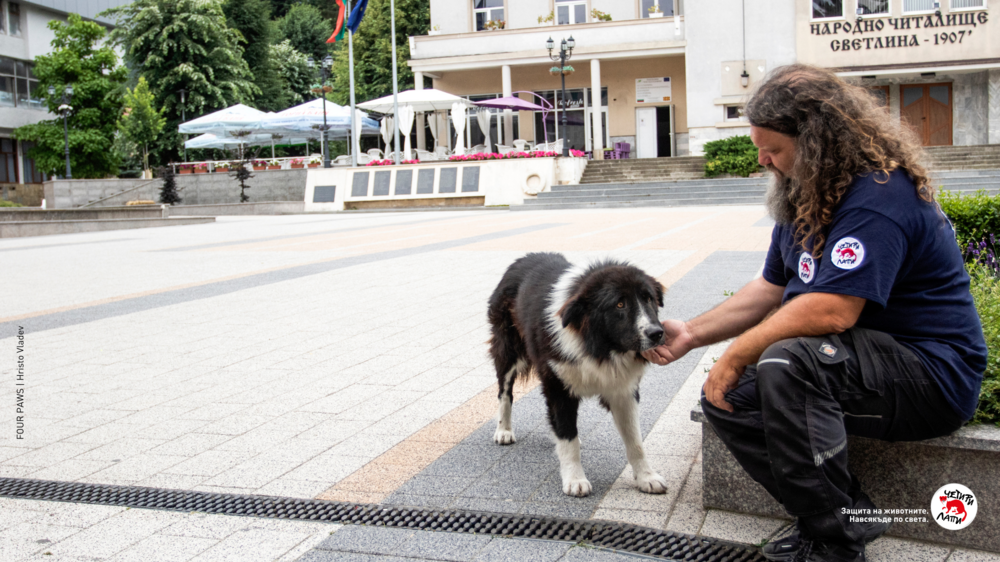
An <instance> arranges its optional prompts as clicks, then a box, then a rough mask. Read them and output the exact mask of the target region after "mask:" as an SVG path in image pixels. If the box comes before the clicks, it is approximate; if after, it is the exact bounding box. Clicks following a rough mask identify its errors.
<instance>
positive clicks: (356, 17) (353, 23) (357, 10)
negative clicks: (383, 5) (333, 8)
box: [347, 0, 368, 33]
mask: <svg viewBox="0 0 1000 562" xmlns="http://www.w3.org/2000/svg"><path fill="white" fill-rule="evenodd" d="M366 8H368V0H361V1H360V2H358V5H357V6H355V7H354V10H352V11H351V19H349V20H347V29H350V30H351V33H357V32H358V26H360V25H361V18H363V17H365V9H366Z"/></svg>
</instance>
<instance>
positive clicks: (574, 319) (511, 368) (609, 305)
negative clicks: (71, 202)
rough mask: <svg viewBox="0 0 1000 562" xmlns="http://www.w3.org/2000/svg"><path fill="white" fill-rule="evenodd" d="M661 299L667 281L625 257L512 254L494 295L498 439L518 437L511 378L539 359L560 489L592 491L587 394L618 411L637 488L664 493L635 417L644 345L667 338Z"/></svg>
mask: <svg viewBox="0 0 1000 562" xmlns="http://www.w3.org/2000/svg"><path fill="white" fill-rule="evenodd" d="M661 306H663V285H661V284H660V283H659V282H658V281H656V280H655V279H653V278H652V277H650V276H649V275H647V274H646V273H644V272H643V271H642V270H640V269H639V268H637V267H634V266H631V265H629V264H626V263H619V262H615V261H605V262H600V263H595V264H592V265H590V266H589V267H586V268H581V267H575V266H573V265H571V264H570V263H569V262H568V261H566V258H565V257H563V256H562V255H561V254H551V253H536V254H528V255H527V256H525V257H523V258H520V259H519V260H517V261H515V262H514V263H513V264H512V265H511V266H510V267H509V268H508V269H507V272H506V273H505V274H504V276H503V279H502V280H501V281H500V285H499V286H497V288H496V290H495V291H494V292H493V296H491V297H490V304H489V321H490V327H491V331H492V338H491V339H490V354H491V355H492V356H493V361H494V364H495V366H496V370H497V379H498V380H499V383H500V396H499V398H500V421H499V422H498V423H497V430H496V433H494V435H493V440H494V441H496V442H497V443H499V444H500V445H509V444H511V443H513V442H514V432H513V431H512V429H511V423H510V416H511V403H512V401H513V394H512V389H513V386H514V379H515V378H516V377H518V376H522V377H527V376H528V374H529V372H530V371H531V368H532V367H534V369H535V372H536V373H537V374H538V377H539V379H540V380H541V384H542V393H543V394H544V395H545V401H546V403H547V405H548V411H549V423H550V424H551V426H552V430H553V431H554V432H555V436H556V439H557V442H556V454H557V455H558V457H559V465H560V473H561V475H562V484H563V492H565V493H566V494H568V495H571V496H580V497H582V496H586V495H589V494H590V490H591V486H590V482H589V481H588V480H587V477H586V475H584V473H583V465H582V464H580V439H579V437H578V436H577V430H576V419H577V410H578V408H579V405H580V399H581V398H589V397H591V396H598V397H599V398H600V403H601V405H602V406H604V407H605V408H606V409H608V410H610V411H611V414H612V415H613V416H614V420H615V426H616V427H617V428H618V433H619V434H620V435H621V437H622V441H624V443H625V451H626V454H627V456H628V462H629V464H631V465H632V472H633V474H635V478H636V483H637V484H638V487H639V489H640V490H642V491H643V492H647V493H650V494H662V493H664V492H666V491H667V483H666V481H665V480H664V479H663V477H661V476H660V475H659V474H657V473H656V472H655V471H654V470H653V469H652V468H651V467H650V466H649V463H647V462H646V457H645V453H644V452H643V449H642V436H641V434H640V433H639V417H638V406H639V381H640V380H641V379H642V375H643V371H644V370H645V367H646V360H645V359H643V357H642V355H640V352H641V351H643V350H646V349H650V348H652V347H655V346H657V345H660V344H662V343H663V340H664V334H663V327H662V326H661V325H660V322H659V320H658V319H657V311H658V309H659V307H661Z"/></svg>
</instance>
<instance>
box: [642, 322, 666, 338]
mask: <svg viewBox="0 0 1000 562" xmlns="http://www.w3.org/2000/svg"><path fill="white" fill-rule="evenodd" d="M646 338H647V339H649V341H654V342H660V341H663V327H662V326H660V325H659V324H653V325H652V326H650V327H648V328H646Z"/></svg>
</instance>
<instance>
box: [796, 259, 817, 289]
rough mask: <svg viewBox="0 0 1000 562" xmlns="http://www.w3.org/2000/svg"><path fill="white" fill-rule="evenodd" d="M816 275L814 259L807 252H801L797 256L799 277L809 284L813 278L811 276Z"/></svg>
mask: <svg viewBox="0 0 1000 562" xmlns="http://www.w3.org/2000/svg"><path fill="white" fill-rule="evenodd" d="M815 275H816V260H814V259H813V257H812V256H811V255H809V252H802V255H801V256H799V279H801V280H802V282H803V283H805V284H807V285H808V284H809V283H811V282H812V280H813V276H815Z"/></svg>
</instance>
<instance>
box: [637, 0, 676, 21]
mask: <svg viewBox="0 0 1000 562" xmlns="http://www.w3.org/2000/svg"><path fill="white" fill-rule="evenodd" d="M653 6H656V7H657V8H659V9H660V12H661V13H662V14H663V17H665V18H666V17H670V16H672V15H674V0H642V2H639V9H640V17H643V18H648V17H649V9H650V8H651V7H653Z"/></svg>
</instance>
